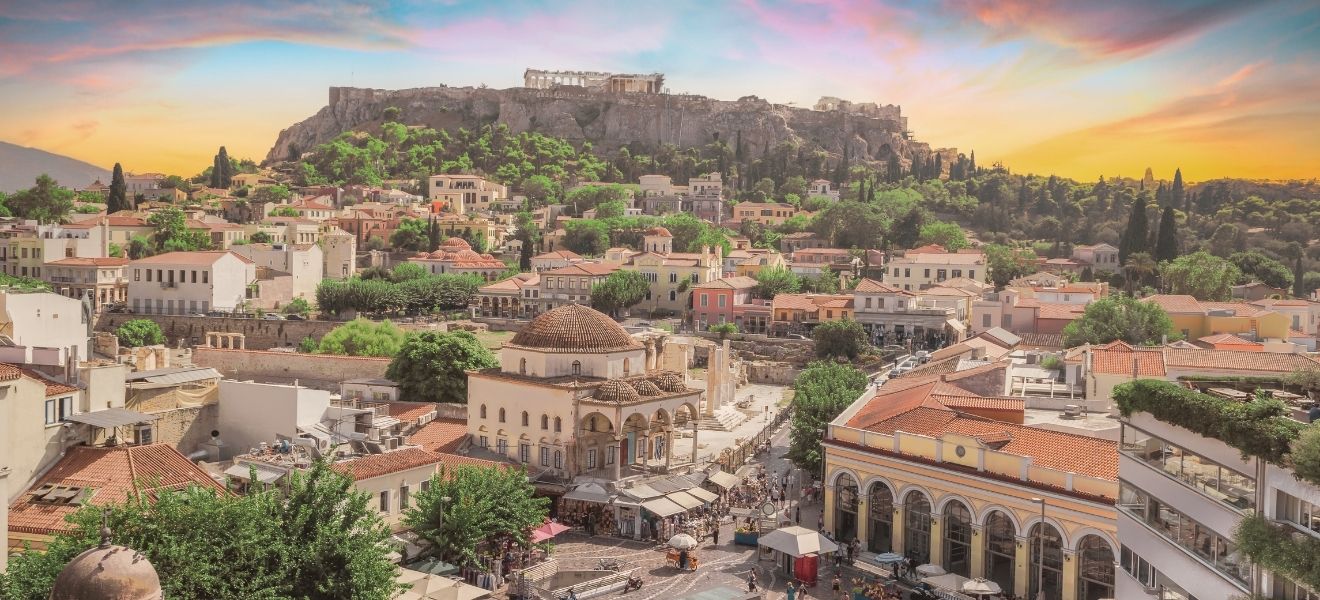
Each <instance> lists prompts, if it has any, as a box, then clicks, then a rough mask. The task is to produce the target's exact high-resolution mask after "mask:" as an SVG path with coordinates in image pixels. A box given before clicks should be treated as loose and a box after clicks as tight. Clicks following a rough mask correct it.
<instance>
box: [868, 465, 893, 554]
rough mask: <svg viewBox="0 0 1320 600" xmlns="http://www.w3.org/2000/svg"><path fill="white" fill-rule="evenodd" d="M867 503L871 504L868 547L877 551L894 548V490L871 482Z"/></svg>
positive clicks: (881, 551)
mask: <svg viewBox="0 0 1320 600" xmlns="http://www.w3.org/2000/svg"><path fill="white" fill-rule="evenodd" d="M867 496H869V499H868V500H867V504H868V505H869V506H870V511H871V513H870V519H868V521H869V522H870V523H871V535H869V536H867V537H866V545H867V549H868V550H870V551H871V552H875V553H883V552H892V551H893V550H894V492H893V491H891V490H890V489H889V486H887V485H885V484H883V483H880V482H878V481H877V482H875V483H872V484H871V491H870V493H869V494H867Z"/></svg>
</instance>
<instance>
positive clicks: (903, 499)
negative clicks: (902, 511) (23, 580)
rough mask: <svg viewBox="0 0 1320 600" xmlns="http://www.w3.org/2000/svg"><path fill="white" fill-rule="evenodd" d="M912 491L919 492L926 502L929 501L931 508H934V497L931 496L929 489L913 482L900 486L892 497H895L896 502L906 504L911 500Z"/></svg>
mask: <svg viewBox="0 0 1320 600" xmlns="http://www.w3.org/2000/svg"><path fill="white" fill-rule="evenodd" d="M913 493H917V494H921V496H922V497H924V498H925V499H926V502H928V503H930V505H931V510H934V509H935V499H934V497H933V496H931V493H930V491H929V490H927V489H926V488H924V487H921V486H920V485H918V484H915V483H909V484H907V485H905V486H903V487H902V488H900V489H899V490H898V491H897V492H895V493H894V498H897V502H899V503H901V504H903V505H907V504H908V503H909V502H911V501H912V499H911V498H910V496H911V495H912V494H913Z"/></svg>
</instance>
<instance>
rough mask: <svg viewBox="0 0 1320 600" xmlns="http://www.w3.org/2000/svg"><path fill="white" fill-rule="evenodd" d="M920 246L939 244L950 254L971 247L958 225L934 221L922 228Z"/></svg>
mask: <svg viewBox="0 0 1320 600" xmlns="http://www.w3.org/2000/svg"><path fill="white" fill-rule="evenodd" d="M918 243H920V244H939V245H941V246H944V249H945V250H948V251H949V252H957V251H959V250H961V249H963V248H966V247H967V246H969V244H968V243H967V235H966V234H965V233H963V228H962V227H961V226H960V225H958V224H957V223H948V222H945V221H933V222H930V223H926V224H925V225H922V226H921V238H920V240H918Z"/></svg>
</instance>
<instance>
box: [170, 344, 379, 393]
mask: <svg viewBox="0 0 1320 600" xmlns="http://www.w3.org/2000/svg"><path fill="white" fill-rule="evenodd" d="M193 363H195V364H196V365H197V366H199V367H211V368H214V369H215V370H217V371H219V372H220V374H221V375H224V376H225V377H227V378H231V379H239V380H248V379H250V380H253V381H257V382H261V383H283V384H291V383H293V382H295V381H297V382H298V384H299V385H303V386H306V387H310V388H317V389H322V390H329V391H332V392H337V391H339V382H341V381H344V380H346V379H359V378H383V377H385V370H386V369H387V368H388V367H389V365H390V359H388V358H376V357H366V356H333V355H328V354H298V353H294V352H268V351H262V350H227V349H221V348H208V347H205V346H203V347H198V348H197V349H196V350H195V351H194V352H193Z"/></svg>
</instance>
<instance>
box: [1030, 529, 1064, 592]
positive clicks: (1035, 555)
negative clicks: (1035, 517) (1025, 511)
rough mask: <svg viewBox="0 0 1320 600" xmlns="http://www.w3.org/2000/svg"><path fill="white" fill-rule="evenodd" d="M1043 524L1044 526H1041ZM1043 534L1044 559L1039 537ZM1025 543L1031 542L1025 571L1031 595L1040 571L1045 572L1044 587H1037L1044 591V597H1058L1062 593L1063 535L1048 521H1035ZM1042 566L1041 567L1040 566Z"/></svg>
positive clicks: (1035, 587) (1034, 589)
mask: <svg viewBox="0 0 1320 600" xmlns="http://www.w3.org/2000/svg"><path fill="white" fill-rule="evenodd" d="M1042 525H1044V527H1042ZM1042 536H1044V541H1045V552H1044V560H1042V554H1041V538H1042ZM1027 543H1028V544H1031V562H1030V563H1029V564H1028V567H1027V571H1028V575H1030V579H1029V580H1028V581H1029V583H1028V585H1027V590H1028V592H1029V593H1030V594H1031V595H1033V596H1034V595H1035V593H1036V590H1037V589H1038V587H1037V586H1039V585H1040V584H1039V583H1038V581H1039V579H1038V577H1039V575H1038V573H1039V572H1040V571H1044V574H1045V579H1044V581H1045V587H1044V588H1039V589H1043V590H1044V591H1045V597H1046V598H1058V597H1060V596H1062V595H1063V537H1062V536H1060V535H1059V530H1058V529H1055V528H1054V526H1053V525H1050V524H1048V523H1043V524H1042V523H1036V524H1035V525H1032V526H1031V530H1030V532H1029V533H1028V534H1027ZM1042 564H1043V566H1044V568H1043V569H1042V568H1041V566H1042Z"/></svg>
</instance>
